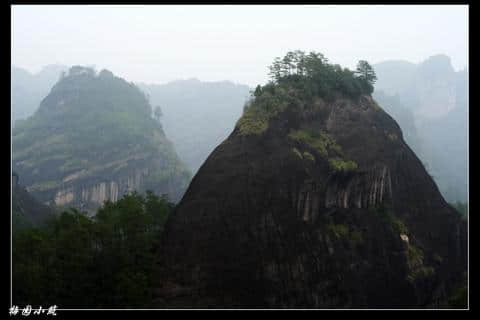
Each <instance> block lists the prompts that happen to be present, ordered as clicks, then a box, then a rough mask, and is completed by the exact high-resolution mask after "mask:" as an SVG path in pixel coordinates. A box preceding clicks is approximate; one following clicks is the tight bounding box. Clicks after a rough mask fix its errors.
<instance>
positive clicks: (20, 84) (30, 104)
mask: <svg viewBox="0 0 480 320" xmlns="http://www.w3.org/2000/svg"><path fill="white" fill-rule="evenodd" d="M67 70H68V66H65V65H59V64H52V65H47V66H45V67H43V68H42V69H41V70H40V71H39V72H38V73H35V74H32V73H31V72H29V71H27V70H25V69H23V68H20V67H17V66H12V67H11V85H12V106H11V107H12V124H15V121H16V120H20V119H25V118H27V117H29V116H31V115H32V114H33V113H34V112H35V111H36V109H37V108H38V106H39V105H40V101H41V100H42V99H43V98H44V97H46V96H47V94H48V92H49V91H50V89H51V88H52V87H53V85H54V84H55V83H56V82H57V81H58V80H59V78H60V75H61V73H62V72H64V71H67Z"/></svg>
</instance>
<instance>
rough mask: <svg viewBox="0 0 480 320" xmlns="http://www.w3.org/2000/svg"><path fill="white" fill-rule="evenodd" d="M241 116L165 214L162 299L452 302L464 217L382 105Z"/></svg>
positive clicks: (342, 101) (227, 303)
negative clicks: (248, 123)
mask: <svg viewBox="0 0 480 320" xmlns="http://www.w3.org/2000/svg"><path fill="white" fill-rule="evenodd" d="M244 123H245V122H242V121H239V123H238V124H237V127H236V128H235V130H234V131H233V132H232V134H231V135H230V136H229V137H228V139H226V140H225V141H224V142H223V143H222V144H220V145H219V146H218V147H217V148H216V149H215V150H214V151H213V152H212V154H211V155H210V156H209V157H208V159H207V161H206V162H205V163H204V164H203V166H202V167H201V168H200V170H199V172H198V173H197V175H196V176H195V177H194V178H193V180H192V182H191V184H190V186H189V188H188V190H187V192H186V193H185V195H184V197H183V198H182V201H181V202H180V203H179V205H178V206H177V208H176V210H175V212H174V213H173V214H172V215H171V217H170V218H169V220H168V222H167V225H166V229H165V232H164V241H163V249H162V253H161V256H162V260H163V261H164V264H163V265H164V269H165V270H163V271H162V272H161V274H159V276H158V277H159V278H158V280H159V281H158V283H159V285H158V288H156V292H157V299H156V301H157V307H178V308H425V307H432V308H437V307H438V308H441V307H445V306H447V297H448V295H449V294H450V293H451V291H452V290H453V288H454V287H455V285H456V283H457V281H458V280H459V279H461V277H462V274H464V273H465V272H466V254H467V253H466V225H465V223H464V222H462V221H461V220H460V217H459V216H458V215H457V214H456V212H455V211H454V209H453V208H451V207H450V206H449V205H448V204H447V203H446V202H445V201H444V199H443V198H442V196H441V194H440V193H439V191H438V188H437V186H436V185H435V183H434V182H433V180H432V178H431V177H430V176H429V175H428V173H427V172H426V171H425V169H424V167H423V165H422V163H421V162H420V161H419V159H418V158H417V157H416V156H415V154H414V153H413V152H412V151H411V150H410V148H409V147H408V146H407V145H406V144H405V142H404V141H403V137H402V132H401V131H400V128H399V127H398V125H397V124H396V122H395V121H394V120H393V119H392V118H391V117H390V116H389V115H388V114H386V113H385V112H384V111H383V110H382V109H381V108H380V107H379V106H378V105H377V104H376V103H375V101H373V100H372V99H371V98H370V97H367V96H363V97H362V98H361V99H359V100H358V101H354V100H350V99H346V98H338V99H336V100H335V101H333V102H324V101H318V103H314V104H313V105H308V106H303V107H298V106H295V105H292V106H290V107H289V108H287V109H285V110H284V111H282V112H280V113H278V114H277V115H276V116H275V117H273V118H271V119H270V120H269V122H268V123H266V124H262V126H257V127H255V128H261V130H257V131H254V130H252V131H251V133H248V131H246V130H242V129H244V128H241V127H240V126H241V125H242V124H244ZM265 128H266V129H265ZM245 132H247V133H245Z"/></svg>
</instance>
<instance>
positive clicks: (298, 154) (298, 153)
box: [292, 148, 303, 159]
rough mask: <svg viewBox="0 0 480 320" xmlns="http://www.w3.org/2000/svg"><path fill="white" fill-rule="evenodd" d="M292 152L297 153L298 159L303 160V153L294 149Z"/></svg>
mask: <svg viewBox="0 0 480 320" xmlns="http://www.w3.org/2000/svg"><path fill="white" fill-rule="evenodd" d="M292 151H293V153H295V155H296V156H297V157H299V158H300V159H303V156H302V153H301V152H300V151H298V149H297V148H293V149H292Z"/></svg>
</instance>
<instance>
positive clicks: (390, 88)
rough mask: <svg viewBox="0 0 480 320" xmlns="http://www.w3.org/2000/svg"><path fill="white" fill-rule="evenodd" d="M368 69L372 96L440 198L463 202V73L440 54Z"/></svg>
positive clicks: (465, 119) (465, 84)
mask: <svg viewBox="0 0 480 320" xmlns="http://www.w3.org/2000/svg"><path fill="white" fill-rule="evenodd" d="M374 68H375V72H376V74H377V77H378V80H377V83H376V84H375V92H374V94H373V96H374V98H375V99H377V100H378V101H379V102H380V103H381V105H382V106H383V107H384V108H385V110H387V111H388V112H389V113H390V114H392V116H394V118H395V119H396V120H397V121H398V122H399V124H400V126H401V128H402V130H403V132H404V135H405V139H406V141H407V142H408V143H409V145H410V146H411V147H412V148H413V150H414V151H415V153H416V154H417V155H418V156H419V158H420V159H421V160H422V161H423V162H424V163H425V164H426V165H427V167H428V170H429V173H430V174H431V175H433V177H434V178H435V181H436V182H437V183H438V185H439V188H440V190H441V192H442V194H443V195H444V197H445V198H446V199H447V200H448V201H450V202H454V201H461V202H466V201H467V158H466V157H467V148H468V146H467V134H468V132H467V123H468V71H467V70H466V69H464V70H461V71H455V70H454V69H453V67H452V65H451V61H450V58H449V57H448V56H446V55H435V56H432V57H430V58H428V59H426V60H425V61H423V62H422V63H419V64H413V63H409V62H406V61H396V60H391V61H385V62H382V63H379V64H376V65H374Z"/></svg>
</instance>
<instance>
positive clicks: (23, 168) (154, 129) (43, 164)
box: [12, 66, 190, 211]
mask: <svg viewBox="0 0 480 320" xmlns="http://www.w3.org/2000/svg"><path fill="white" fill-rule="evenodd" d="M12 140H13V169H14V170H15V171H16V172H17V173H18V174H19V175H20V176H21V177H22V181H23V184H24V185H25V186H26V188H27V190H28V191H29V192H31V193H32V194H33V195H34V196H35V197H37V198H38V199H39V200H41V201H42V202H49V203H55V204H56V205H61V206H64V205H74V206H77V207H79V208H81V209H86V210H89V211H94V210H95V209H96V208H97V207H98V206H99V205H101V204H102V203H103V202H104V201H105V200H111V201H115V200H117V199H119V198H120V197H121V196H122V195H123V194H125V193H127V192H131V191H133V190H137V191H145V190H146V189H150V190H152V191H154V192H156V193H159V194H162V193H165V194H168V195H169V196H170V198H171V199H172V200H174V201H175V200H179V198H180V197H181V195H182V194H183V192H184V190H185V188H186V185H187V183H188V181H189V175H190V173H189V172H188V170H187V169H186V168H185V166H184V165H183V164H182V162H181V161H180V160H179V159H178V157H177V155H176V153H175V150H174V148H173V146H172V144H171V143H170V142H169V141H168V140H167V138H166V137H165V134H164V132H163V129H162V126H161V124H160V123H159V122H158V121H157V120H155V119H154V118H153V117H152V108H151V106H150V104H149V102H148V99H147V98H146V96H145V95H144V93H143V92H142V91H141V90H140V89H138V88H137V87H136V86H135V85H133V84H132V83H128V82H127V81H125V80H124V79H121V78H119V77H116V76H115V75H113V74H112V73H111V72H110V71H108V70H102V71H101V72H100V73H99V74H96V73H95V71H94V70H93V69H91V68H85V67H81V66H74V67H72V68H70V70H69V72H68V74H63V75H62V77H61V79H60V80H59V81H58V83H57V84H55V86H54V87H53V88H52V89H51V91H50V93H49V94H48V95H47V96H46V97H45V98H44V99H43V100H42V102H41V104H40V106H39V108H38V110H37V111H36V112H35V114H34V115H33V116H31V117H29V118H27V119H26V120H23V121H21V122H18V123H17V126H16V127H15V129H14V130H13V137H12Z"/></svg>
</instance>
